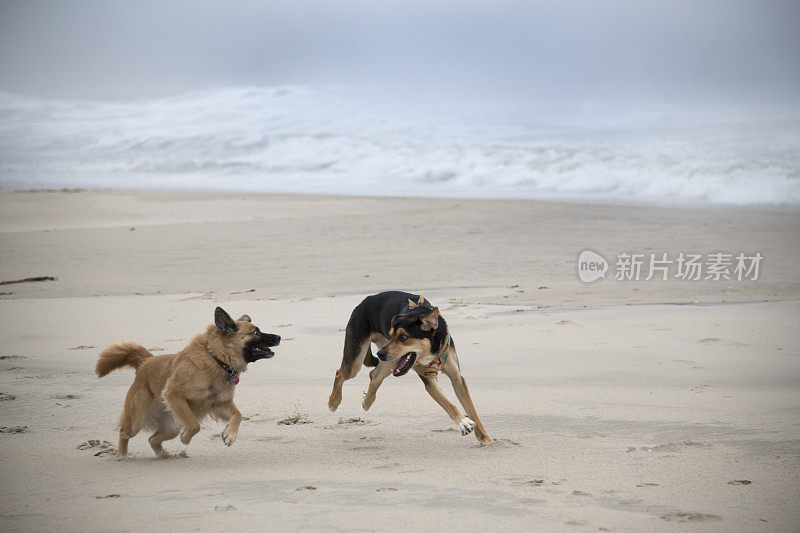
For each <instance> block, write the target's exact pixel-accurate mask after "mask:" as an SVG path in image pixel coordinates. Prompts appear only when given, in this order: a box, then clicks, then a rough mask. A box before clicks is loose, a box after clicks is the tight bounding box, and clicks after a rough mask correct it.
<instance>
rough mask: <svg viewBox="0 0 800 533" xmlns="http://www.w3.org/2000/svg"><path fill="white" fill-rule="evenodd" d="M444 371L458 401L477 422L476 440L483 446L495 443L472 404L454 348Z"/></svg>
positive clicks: (449, 353)
mask: <svg viewBox="0 0 800 533" xmlns="http://www.w3.org/2000/svg"><path fill="white" fill-rule="evenodd" d="M442 371H443V372H444V373H445V375H446V376H447V377H448V378H450V382H451V383H452V384H453V390H454V391H455V393H456V397H457V398H458V401H459V402H461V405H462V406H464V409H465V410H466V411H467V415H469V418H471V419H472V421H473V422H475V438H476V439H478V442H480V443H481V445H484V444H491V443H493V442H494V440H493V439H492V437H490V436H489V434H488V433H487V432H486V428H484V427H483V424H482V423H481V419H480V418H478V412H477V411H475V405H474V404H473V403H472V398H471V397H470V395H469V389H468V388H467V382H466V381H465V380H464V376H462V375H461V370H460V369H459V368H458V356H457V355H456V352H455V349H454V348H451V349H450V351H449V352H448V359H447V363H446V364H445V365H444V368H443V369H442Z"/></svg>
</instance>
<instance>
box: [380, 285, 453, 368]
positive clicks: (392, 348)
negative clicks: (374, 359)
mask: <svg viewBox="0 0 800 533" xmlns="http://www.w3.org/2000/svg"><path fill="white" fill-rule="evenodd" d="M408 303H409V305H408V307H409V311H408V312H407V313H401V314H399V315H395V316H394V317H393V318H392V327H391V329H390V330H389V335H390V338H389V343H388V344H386V346H384V347H383V348H381V349H380V350H378V359H380V360H381V361H394V362H395V366H394V370H392V375H393V376H402V375H405V374H406V373H408V371H409V370H411V368H412V367H413V366H414V364H420V365H427V364H428V363H430V362H431V361H433V360H434V359H435V358H436V357H437V356H438V354H439V350H440V349H442V347H443V343H444V342H445V339H446V337H447V323H446V322H445V320H444V318H443V317H442V315H440V314H439V308H438V307H431V305H430V304H428V303H426V302H425V299H424V298H423V297H422V296H420V297H419V301H418V302H414V301H412V300H409V301H408Z"/></svg>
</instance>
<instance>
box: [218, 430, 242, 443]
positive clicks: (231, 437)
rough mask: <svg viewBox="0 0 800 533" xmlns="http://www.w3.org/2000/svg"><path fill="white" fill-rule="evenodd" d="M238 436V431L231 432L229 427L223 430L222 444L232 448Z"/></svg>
mask: <svg viewBox="0 0 800 533" xmlns="http://www.w3.org/2000/svg"><path fill="white" fill-rule="evenodd" d="M238 434H239V430H238V429H234V430H231V429H230V428H229V427H228V426H225V429H224V430H222V442H224V443H225V445H226V446H231V445H233V443H234V441H236V435H238Z"/></svg>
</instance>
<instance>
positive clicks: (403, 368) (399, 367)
mask: <svg viewBox="0 0 800 533" xmlns="http://www.w3.org/2000/svg"><path fill="white" fill-rule="evenodd" d="M416 360H417V354H416V353H415V352H408V353H407V354H405V355H404V356H403V357H401V358H400V359H399V360H398V361H397V364H396V365H395V366H394V370H392V375H393V376H402V375H405V374H406V372H408V371H409V370H411V367H413V366H414V362H415V361H416Z"/></svg>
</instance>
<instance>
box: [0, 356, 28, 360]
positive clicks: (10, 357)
mask: <svg viewBox="0 0 800 533" xmlns="http://www.w3.org/2000/svg"><path fill="white" fill-rule="evenodd" d="M11 359H25V356H24V355H0V361H8V360H11Z"/></svg>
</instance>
